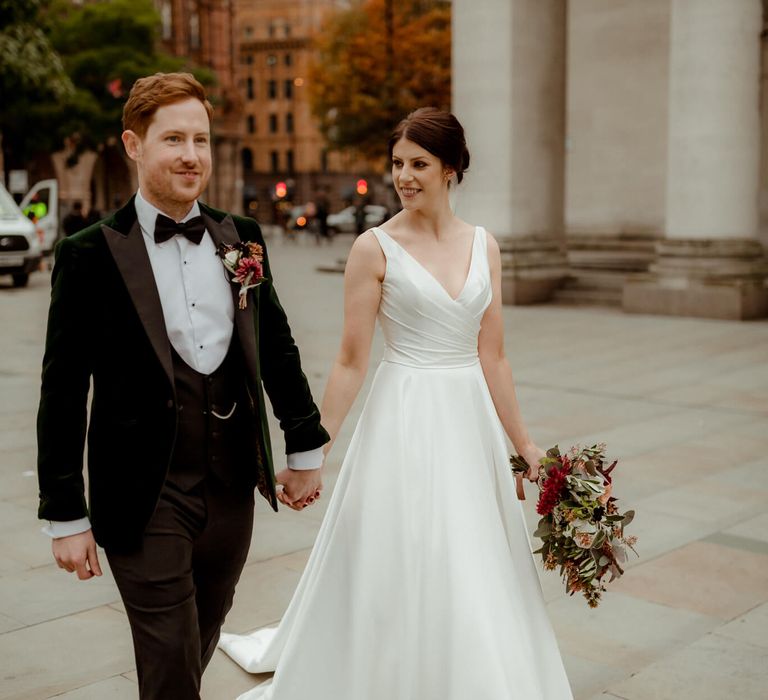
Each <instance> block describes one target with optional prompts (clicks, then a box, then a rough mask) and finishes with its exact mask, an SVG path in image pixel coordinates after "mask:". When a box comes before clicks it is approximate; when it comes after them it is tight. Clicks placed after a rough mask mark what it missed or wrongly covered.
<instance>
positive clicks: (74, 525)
mask: <svg viewBox="0 0 768 700" xmlns="http://www.w3.org/2000/svg"><path fill="white" fill-rule="evenodd" d="M90 529H91V521H90V520H88V518H78V519H77V520H64V521H57V520H49V521H48V524H47V525H46V526H45V527H44V528H42V531H43V533H44V534H46V535H48V537H52V538H53V539H55V540H56V539H59V538H60V537H71V536H72V535H79V534H80V533H81V532H87V531H88V530H90Z"/></svg>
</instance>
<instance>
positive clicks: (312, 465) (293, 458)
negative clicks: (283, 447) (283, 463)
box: [286, 447, 323, 471]
mask: <svg viewBox="0 0 768 700" xmlns="http://www.w3.org/2000/svg"><path fill="white" fill-rule="evenodd" d="M286 458H287V460H288V469H297V470H299V471H304V470H307V469H320V467H322V466H323V448H322V447H316V448H315V449H314V450H307V451H306V452H292V453H291V454H289V455H287V457H286Z"/></svg>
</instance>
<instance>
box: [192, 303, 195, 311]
mask: <svg viewBox="0 0 768 700" xmlns="http://www.w3.org/2000/svg"><path fill="white" fill-rule="evenodd" d="M192 308H193V309H194V308H195V302H194V301H193V302H192Z"/></svg>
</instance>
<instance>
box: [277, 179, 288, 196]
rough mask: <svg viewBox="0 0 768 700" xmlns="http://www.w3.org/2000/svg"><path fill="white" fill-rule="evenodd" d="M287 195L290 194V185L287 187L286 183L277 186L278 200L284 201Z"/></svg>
mask: <svg viewBox="0 0 768 700" xmlns="http://www.w3.org/2000/svg"><path fill="white" fill-rule="evenodd" d="M287 194H288V185H286V184H285V183H284V182H278V183H277V184H276V185H275V197H277V198H278V199H282V198H283V197H285V195H287Z"/></svg>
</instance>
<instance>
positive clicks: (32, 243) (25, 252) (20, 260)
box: [0, 184, 53, 287]
mask: <svg viewBox="0 0 768 700" xmlns="http://www.w3.org/2000/svg"><path fill="white" fill-rule="evenodd" d="M42 238H43V237H42V235H41V234H40V232H39V231H38V227H37V226H36V225H35V224H34V223H33V222H32V221H31V220H30V219H29V218H28V217H27V216H25V215H24V214H23V212H22V211H21V208H20V207H19V206H18V205H17V204H16V202H15V201H14V199H13V197H12V196H11V195H10V194H9V192H8V190H6V189H5V187H3V186H2V185H1V184H0V275H11V277H12V278H13V286H14V287H26V286H27V283H28V282H29V275H30V273H31V272H33V271H34V270H37V269H38V267H40V260H41V259H42V257H43V247H42V245H41V243H40V242H41V239H42ZM51 246H53V242H51Z"/></svg>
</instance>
